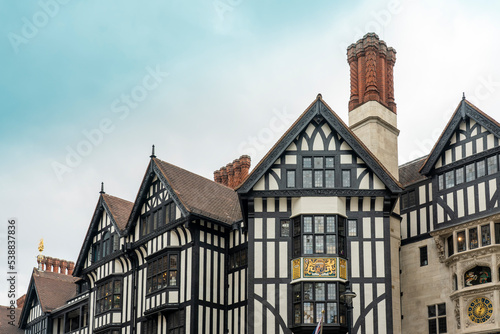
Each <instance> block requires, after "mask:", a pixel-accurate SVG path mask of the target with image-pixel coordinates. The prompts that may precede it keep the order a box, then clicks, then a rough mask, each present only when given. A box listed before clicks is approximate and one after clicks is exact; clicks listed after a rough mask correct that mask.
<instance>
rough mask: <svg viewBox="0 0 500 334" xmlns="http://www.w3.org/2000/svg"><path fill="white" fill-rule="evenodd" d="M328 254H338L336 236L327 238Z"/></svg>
mask: <svg viewBox="0 0 500 334" xmlns="http://www.w3.org/2000/svg"><path fill="white" fill-rule="evenodd" d="M326 253H327V254H336V253H337V247H336V245H335V235H327V236H326Z"/></svg>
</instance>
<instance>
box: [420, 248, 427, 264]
mask: <svg viewBox="0 0 500 334" xmlns="http://www.w3.org/2000/svg"><path fill="white" fill-rule="evenodd" d="M426 265H427V246H424V247H420V266H421V267H422V266H426Z"/></svg>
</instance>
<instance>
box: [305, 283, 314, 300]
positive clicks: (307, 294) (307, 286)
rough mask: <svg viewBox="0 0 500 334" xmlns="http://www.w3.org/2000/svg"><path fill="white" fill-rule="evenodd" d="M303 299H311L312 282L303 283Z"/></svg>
mask: <svg viewBox="0 0 500 334" xmlns="http://www.w3.org/2000/svg"><path fill="white" fill-rule="evenodd" d="M304 300H313V284H312V283H304Z"/></svg>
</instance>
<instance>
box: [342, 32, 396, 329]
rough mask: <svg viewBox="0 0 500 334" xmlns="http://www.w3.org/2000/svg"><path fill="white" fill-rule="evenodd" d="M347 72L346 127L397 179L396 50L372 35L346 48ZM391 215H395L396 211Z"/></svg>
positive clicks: (392, 224)
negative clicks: (349, 91)
mask: <svg viewBox="0 0 500 334" xmlns="http://www.w3.org/2000/svg"><path fill="white" fill-rule="evenodd" d="M347 61H348V62H349V66H350V69H351V73H350V74H351V98H350V100H349V127H350V128H351V130H352V131H353V132H354V133H355V134H356V136H357V137H358V138H359V139H360V140H361V141H362V142H363V143H364V144H365V145H366V147H368V149H369V150H370V151H371V152H372V153H373V154H374V155H375V157H377V159H378V160H379V161H380V163H381V164H382V165H384V166H385V168H386V169H387V170H388V171H389V172H390V173H391V174H392V175H393V176H394V177H395V178H396V179H399V170H398V135H399V130H398V128H397V115H396V103H395V102H394V80H393V71H392V69H393V66H394V63H395V62H396V51H395V50H394V49H393V48H388V47H387V45H386V44H385V42H383V41H381V40H379V38H378V36H377V35H376V34H374V33H369V34H366V35H365V36H364V37H363V38H362V39H360V40H359V41H357V42H356V43H355V44H352V45H350V46H349V47H348V48H347ZM394 212H395V213H396V214H397V213H399V210H398V209H397V207H396V209H395V210H394ZM388 224H389V226H388V227H389V229H388V230H390V231H391V232H390V236H391V237H390V255H386V256H390V258H391V261H394V263H399V246H400V244H401V225H400V221H399V219H398V218H397V217H396V216H392V215H391V216H390V217H389V221H388ZM391 285H392V291H391V294H392V301H393V302H392V314H393V315H394V316H393V332H394V333H401V303H400V300H401V299H400V294H401V289H400V286H401V284H400V280H399V267H398V266H392V269H391Z"/></svg>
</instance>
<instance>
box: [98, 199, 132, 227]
mask: <svg viewBox="0 0 500 334" xmlns="http://www.w3.org/2000/svg"><path fill="white" fill-rule="evenodd" d="M102 198H103V199H104V201H105V202H106V204H107V205H108V208H109V210H110V211H111V215H112V216H113V218H114V219H115V222H116V224H117V225H118V228H119V229H120V230H121V231H123V230H124V229H125V227H126V226H127V222H128V219H129V217H130V212H132V207H133V206H134V203H132V202H129V201H127V200H124V199H121V198H118V197H115V196H111V195H108V194H103V195H102Z"/></svg>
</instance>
